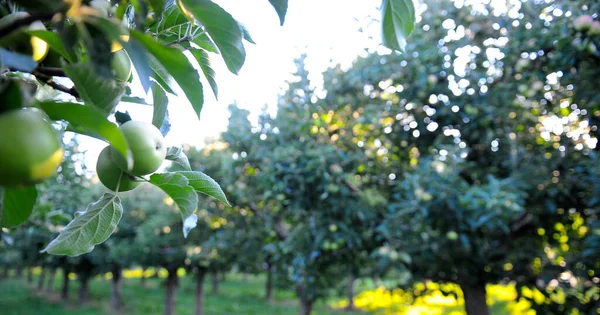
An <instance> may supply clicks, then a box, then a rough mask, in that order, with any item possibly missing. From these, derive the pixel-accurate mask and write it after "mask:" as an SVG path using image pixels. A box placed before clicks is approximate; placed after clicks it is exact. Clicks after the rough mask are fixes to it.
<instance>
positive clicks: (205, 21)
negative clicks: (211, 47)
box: [178, 0, 246, 74]
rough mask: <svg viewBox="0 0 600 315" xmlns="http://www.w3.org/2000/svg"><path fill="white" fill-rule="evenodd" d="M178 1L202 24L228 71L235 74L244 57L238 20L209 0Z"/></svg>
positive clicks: (240, 66)
mask: <svg viewBox="0 0 600 315" xmlns="http://www.w3.org/2000/svg"><path fill="white" fill-rule="evenodd" d="M178 3H179V5H180V6H182V7H183V8H184V10H183V11H184V12H190V13H191V14H192V15H193V17H194V18H195V19H196V20H198V21H199V22H200V24H202V25H203V26H204V28H205V29H206V32H208V34H209V35H210V37H211V38H212V39H213V41H214V42H215V44H216V45H217V47H218V48H219V51H220V52H221V55H222V56H223V59H224V60H225V64H226V65H227V68H228V69H229V71H231V72H233V73H235V74H237V73H238V72H239V71H240V69H241V68H242V65H243V64H244V60H245V59H246V51H245V50H244V45H243V43H242V39H243V33H242V29H241V28H240V26H239V24H238V22H237V21H236V20H235V19H234V18H233V17H232V16H231V15H230V14H229V13H227V11H225V10H223V8H221V7H220V6H219V5H217V4H216V3H214V2H212V1H210V0H178Z"/></svg>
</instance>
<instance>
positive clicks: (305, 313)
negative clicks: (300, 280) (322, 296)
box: [296, 284, 314, 315]
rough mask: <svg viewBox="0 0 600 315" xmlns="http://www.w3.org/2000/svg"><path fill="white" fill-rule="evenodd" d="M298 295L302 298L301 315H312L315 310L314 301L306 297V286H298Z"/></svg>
mask: <svg viewBox="0 0 600 315" xmlns="http://www.w3.org/2000/svg"><path fill="white" fill-rule="evenodd" d="M296 295H298V297H300V309H299V314H300V315H310V314H311V313H312V308H313V302H314V301H313V300H309V299H307V298H306V297H305V295H304V286H303V285H302V284H298V285H297V286H296Z"/></svg>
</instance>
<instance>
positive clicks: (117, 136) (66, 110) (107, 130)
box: [39, 101, 133, 163]
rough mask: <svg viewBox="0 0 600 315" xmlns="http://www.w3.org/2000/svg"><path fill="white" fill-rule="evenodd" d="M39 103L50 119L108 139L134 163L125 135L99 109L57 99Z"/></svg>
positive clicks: (82, 132) (99, 137)
mask: <svg viewBox="0 0 600 315" xmlns="http://www.w3.org/2000/svg"><path fill="white" fill-rule="evenodd" d="M39 105H40V108H41V109H43V110H44V112H46V114H47V115H48V116H49V117H50V119H52V120H64V121H67V122H68V123H69V125H70V126H72V127H73V128H74V129H76V130H77V131H78V132H79V133H81V134H84V135H87V136H90V137H94V138H97V139H101V140H104V141H108V142H109V143H110V145H112V146H113V147H114V148H115V149H117V150H118V151H119V152H120V153H121V154H122V155H123V156H127V157H128V161H129V163H133V158H132V157H131V154H129V148H128V146H127V141H126V140H125V136H123V133H121V130H120V129H119V127H117V125H115V124H113V123H112V122H110V121H108V119H106V117H105V115H104V114H103V113H102V112H100V111H99V110H98V109H96V108H94V107H90V106H84V105H81V104H76V103H60V102H55V101H48V102H40V103H39Z"/></svg>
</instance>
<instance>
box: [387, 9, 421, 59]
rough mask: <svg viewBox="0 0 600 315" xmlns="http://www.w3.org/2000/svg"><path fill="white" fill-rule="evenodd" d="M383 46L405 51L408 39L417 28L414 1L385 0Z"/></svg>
mask: <svg viewBox="0 0 600 315" xmlns="http://www.w3.org/2000/svg"><path fill="white" fill-rule="evenodd" d="M381 7H382V10H381V11H382V12H381V13H382V19H381V23H382V29H383V44H384V45H385V46H387V47H389V48H391V49H397V50H400V51H404V48H405V47H406V39H407V38H408V36H409V35H410V33H412V31H413V29H414V27H415V7H414V4H413V2H412V0H383V2H382V4H381Z"/></svg>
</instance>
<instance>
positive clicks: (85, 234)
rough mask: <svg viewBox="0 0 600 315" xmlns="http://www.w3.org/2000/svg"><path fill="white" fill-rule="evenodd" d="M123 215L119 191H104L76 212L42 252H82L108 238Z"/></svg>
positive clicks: (73, 254)
mask: <svg viewBox="0 0 600 315" xmlns="http://www.w3.org/2000/svg"><path fill="white" fill-rule="evenodd" d="M122 215H123V207H122V206H121V200H120V199H119V197H117V195H113V194H111V193H105V194H104V195H103V196H102V197H101V198H100V200H98V201H96V202H94V203H92V204H90V205H89V206H88V207H87V209H86V210H85V211H84V212H83V213H81V214H80V215H78V216H76V217H75V218H74V219H73V221H71V222H70V223H69V224H68V225H67V226H65V228H64V229H62V230H61V231H60V233H59V234H58V236H57V237H56V238H55V239H53V240H52V241H51V242H50V244H48V246H46V248H44V249H43V250H42V252H47V253H50V254H53V255H69V256H79V255H81V254H85V253H89V252H91V251H92V249H94V246H96V245H98V244H100V243H102V242H104V241H106V239H108V237H109V236H110V235H111V234H112V233H113V232H114V230H115V228H116V227H117V224H118V223H119V221H120V220H121V216H122Z"/></svg>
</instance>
